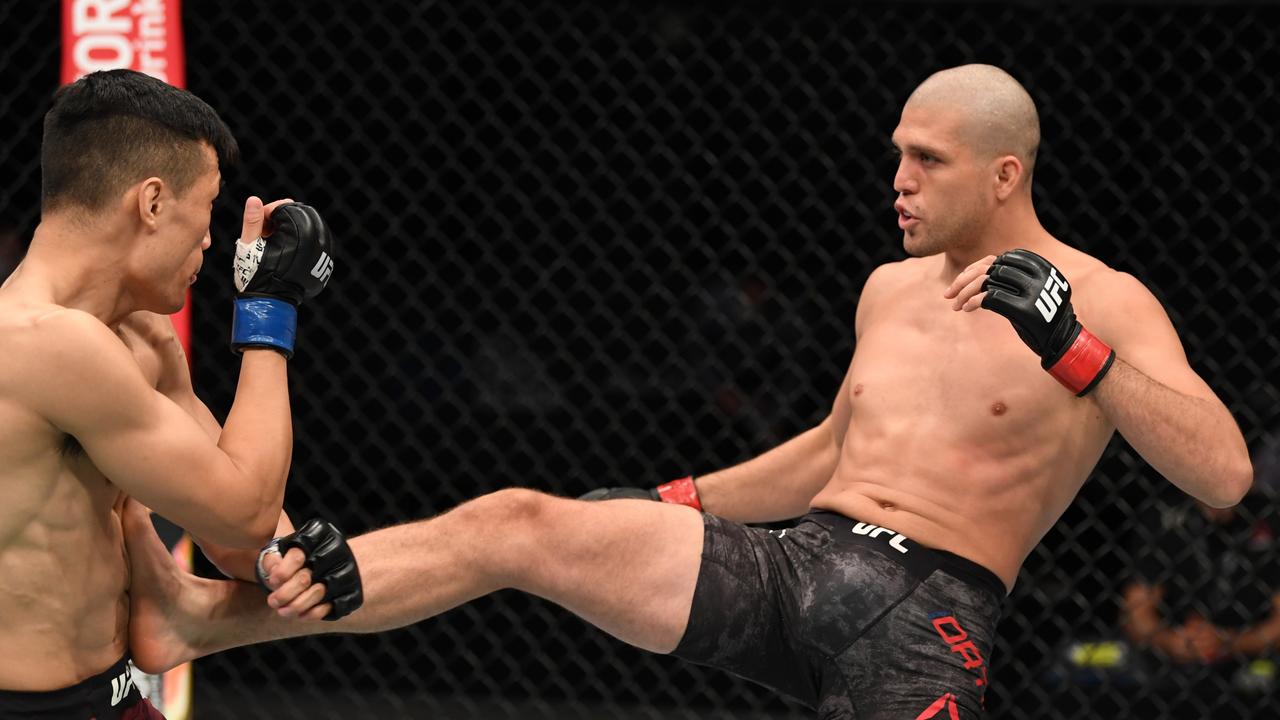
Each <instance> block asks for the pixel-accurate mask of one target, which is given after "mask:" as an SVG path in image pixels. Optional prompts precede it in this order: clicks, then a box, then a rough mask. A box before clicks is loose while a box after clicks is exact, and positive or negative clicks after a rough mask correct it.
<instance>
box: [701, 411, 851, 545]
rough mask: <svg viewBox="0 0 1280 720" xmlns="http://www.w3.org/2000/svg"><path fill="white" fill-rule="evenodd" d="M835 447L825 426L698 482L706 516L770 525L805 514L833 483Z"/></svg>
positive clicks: (827, 425)
mask: <svg viewBox="0 0 1280 720" xmlns="http://www.w3.org/2000/svg"><path fill="white" fill-rule="evenodd" d="M838 459H839V446H838V445H837V444H836V441H835V438H834V437H833V435H832V432H831V429H830V426H829V422H828V421H823V422H822V423H821V424H819V425H818V426H816V427H814V428H812V429H810V430H808V431H806V432H804V433H801V434H800V435H797V436H796V437H794V438H792V439H791V440H788V441H787V442H785V443H783V444H781V445H779V446H778V447H776V448H774V449H772V450H770V451H769V452H766V453H764V454H763V455H760V456H758V457H756V458H754V459H752V460H748V461H747V462H744V463H741V464H739V465H735V466H733V467H731V468H728V469H725V470H721V471H719V472H714V473H711V474H709V475H701V476H699V477H698V478H697V480H696V483H697V486H698V496H699V497H700V498H701V499H702V507H703V509H704V510H706V511H707V512H709V513H714V514H715V515H719V516H720V517H723V518H726V519H729V520H734V521H737V522H769V521H774V520H786V519H788V518H793V517H798V516H800V515H803V514H804V513H805V512H806V511H807V510H808V509H809V501H810V500H812V499H813V496H814V495H816V494H817V493H818V491H819V490H821V489H822V487H823V486H824V485H826V484H827V482H828V481H830V480H831V475H832V473H834V472H835V468H836V462H837V460H838Z"/></svg>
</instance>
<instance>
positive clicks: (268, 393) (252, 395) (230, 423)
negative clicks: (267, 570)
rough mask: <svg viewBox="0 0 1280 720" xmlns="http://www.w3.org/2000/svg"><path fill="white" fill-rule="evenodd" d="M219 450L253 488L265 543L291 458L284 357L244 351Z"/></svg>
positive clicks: (291, 441)
mask: <svg viewBox="0 0 1280 720" xmlns="http://www.w3.org/2000/svg"><path fill="white" fill-rule="evenodd" d="M218 447H219V448H220V449H222V451H223V452H225V453H226V454H227V456H228V457H230V458H231V460H232V461H233V462H234V463H235V465H236V467H237V468H238V469H239V470H240V472H241V473H243V474H244V476H245V477H247V478H251V479H252V480H253V482H255V483H257V488H258V490H259V492H258V497H257V502H256V503H255V504H256V506H257V508H258V510H259V516H260V518H261V520H260V524H261V525H262V531H261V532H260V533H259V534H261V535H264V536H265V537H263V538H262V541H263V542H265V541H266V540H268V539H270V536H269V534H268V533H269V532H270V531H271V529H273V528H275V527H276V524H277V519H278V517H279V514H280V508H281V506H282V505H283V504H284V487H285V479H286V478H287V477H288V474H289V463H290V461H291V460H292V456H293V421H292V417H291V415H290V406H289V384H288V372H287V362H286V360H285V357H284V356H283V355H281V354H280V353H278V352H275V351H272V350H262V349H249V350H246V351H245V353H244V359H243V360H242V362H241V365H240V379H239V382H238V384H237V386H236V395H235V400H234V402H233V403H232V405H231V412H230V413H228V415H227V421H226V423H225V424H224V426H223V428H222V433H221V435H220V436H219V438H218Z"/></svg>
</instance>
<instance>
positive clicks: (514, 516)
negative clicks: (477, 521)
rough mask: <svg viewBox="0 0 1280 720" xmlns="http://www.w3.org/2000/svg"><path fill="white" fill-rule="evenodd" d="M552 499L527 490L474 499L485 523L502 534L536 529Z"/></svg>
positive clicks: (521, 489) (506, 491)
mask: <svg viewBox="0 0 1280 720" xmlns="http://www.w3.org/2000/svg"><path fill="white" fill-rule="evenodd" d="M552 499H553V498H552V497H551V496H550V495H547V494H545V493H540V492H538V491H536V490H529V489H527V488H507V489H505V490H498V491H497V492H492V493H489V494H488V495H484V496H481V497H479V498H477V499H476V501H475V503H474V504H475V505H479V506H481V507H478V508H477V510H478V511H480V512H481V514H482V515H483V516H484V517H485V519H486V522H487V523H488V524H489V525H490V526H491V527H494V528H501V529H502V530H503V531H504V532H510V531H516V530H522V529H530V528H536V527H537V525H538V523H539V521H541V520H542V519H543V518H545V517H546V514H547V505H548V503H549V502H551V501H552Z"/></svg>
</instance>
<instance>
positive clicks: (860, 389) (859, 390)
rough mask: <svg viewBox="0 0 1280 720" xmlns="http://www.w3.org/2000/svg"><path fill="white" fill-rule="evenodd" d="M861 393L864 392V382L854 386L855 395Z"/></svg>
mask: <svg viewBox="0 0 1280 720" xmlns="http://www.w3.org/2000/svg"><path fill="white" fill-rule="evenodd" d="M861 394H862V383H857V384H855V385H854V386H853V396H854V397H857V396H859V395H861Z"/></svg>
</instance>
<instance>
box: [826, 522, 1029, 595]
mask: <svg viewBox="0 0 1280 720" xmlns="http://www.w3.org/2000/svg"><path fill="white" fill-rule="evenodd" d="M804 520H810V521H812V522H815V523H817V524H819V525H821V526H822V527H825V528H827V529H828V530H830V531H831V532H832V533H834V534H836V536H837V537H838V538H839V539H840V540H841V541H844V542H855V543H858V544H859V545H864V546H866V547H868V548H871V549H873V550H875V551H877V552H879V553H881V554H882V555H884V556H885V557H888V558H891V559H893V560H895V561H897V562H898V564H900V565H902V566H903V567H905V568H906V569H907V571H908V572H910V573H911V574H912V575H915V576H916V577H919V578H921V579H924V578H926V577H928V576H929V574H930V573H932V572H933V571H934V570H943V571H945V572H947V573H948V574H950V575H952V576H954V577H956V578H957V579H959V580H963V581H964V582H966V583H968V584H970V585H972V586H974V587H976V588H978V589H980V590H985V591H987V592H989V593H990V594H991V595H992V596H994V597H995V598H996V599H997V600H1003V599H1004V596H1005V595H1006V594H1007V591H1006V590H1005V587H1004V581H1002V580H1001V579H1000V578H999V577H998V576H997V575H996V574H995V573H993V572H991V571H990V570H988V569H987V568H985V567H983V566H981V565H979V564H978V563H976V562H974V561H972V560H970V559H968V558H963V557H960V556H959V555H956V554H955V553H953V552H947V551H946V550H939V549H937V548H931V547H927V546H925V545H921V544H920V543H918V542H916V541H915V540H912V539H911V538H909V537H907V536H906V535H903V534H902V533H900V532H897V531H896V530H893V529H891V528H887V527H881V526H879V525H872V524H871V523H864V522H859V521H858V520H855V519H853V518H849V517H845V516H844V515H841V514H840V513H835V512H831V511H830V510H810V511H809V514H808V515H805V516H804V518H802V519H801V521H802V522H803V521H804Z"/></svg>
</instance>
